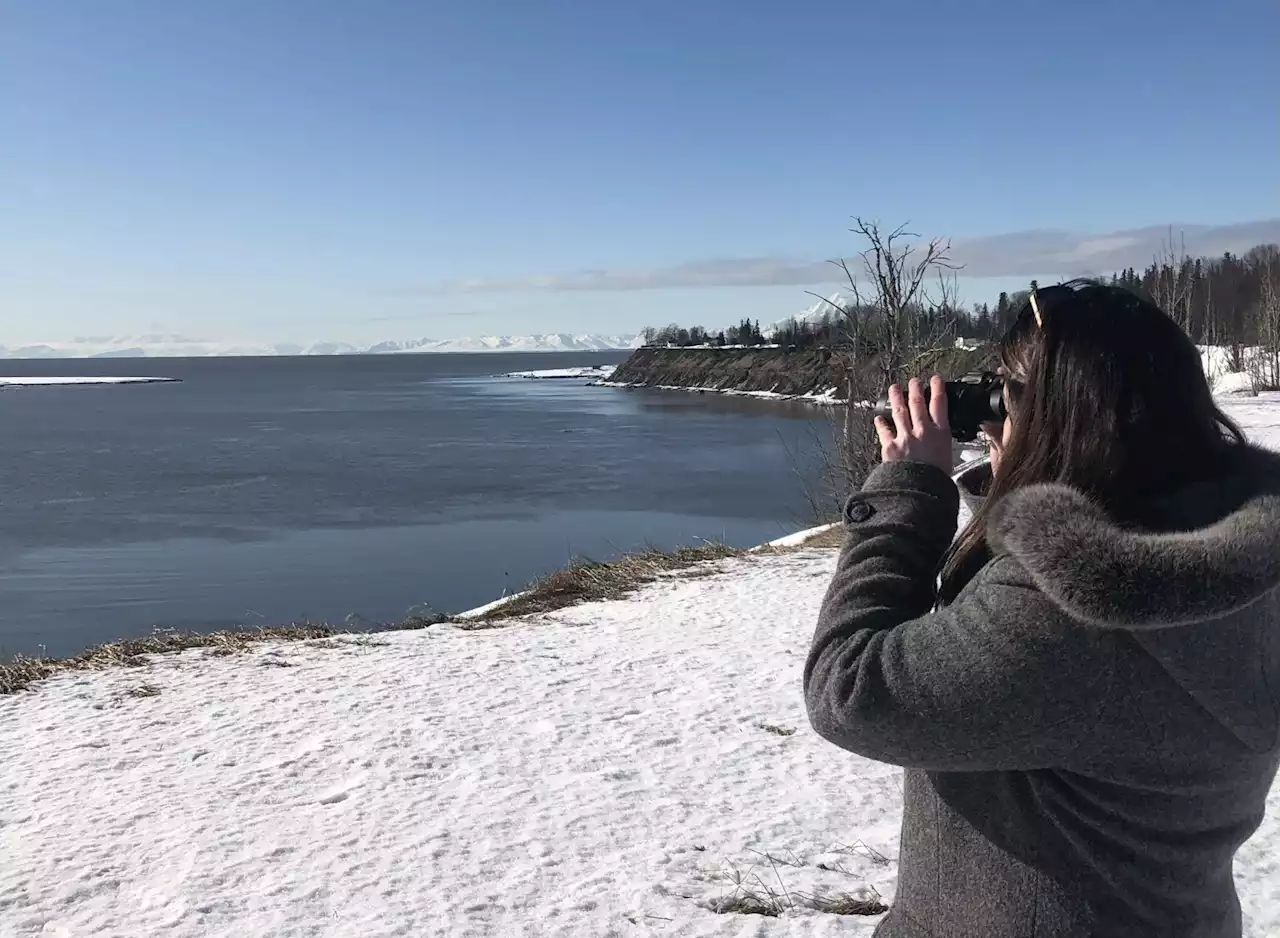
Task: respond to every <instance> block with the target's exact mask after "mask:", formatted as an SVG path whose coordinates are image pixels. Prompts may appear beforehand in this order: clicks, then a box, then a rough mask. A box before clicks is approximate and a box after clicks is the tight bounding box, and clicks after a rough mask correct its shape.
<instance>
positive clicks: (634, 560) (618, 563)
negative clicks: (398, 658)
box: [456, 543, 744, 629]
mask: <svg viewBox="0 0 1280 938" xmlns="http://www.w3.org/2000/svg"><path fill="white" fill-rule="evenodd" d="M743 553H744V551H741V550H739V549H738V548H736V547H727V546H726V545H724V544H711V543H708V544H702V545H700V546H698V547H681V548H679V549H678V550H674V551H669V552H668V551H660V550H652V549H649V550H643V551H640V552H639V553H635V554H629V555H627V556H625V557H622V558H620V559H618V560H615V561H613V562H612V563H599V562H597V561H594V560H590V559H585V558H584V559H579V560H575V561H574V562H573V563H571V564H570V565H569V566H568V567H566V568H565V569H563V570H557V571H556V572H555V573H549V574H547V575H546V576H545V577H542V578H541V579H539V580H535V581H534V582H533V583H532V584H530V586H529V588H528V589H527V590H525V591H524V592H523V593H521V594H520V595H519V596H517V597H516V598H515V599H513V600H512V601H511V602H509V603H504V604H503V605H501V606H498V607H497V608H495V609H493V610H491V611H489V612H487V613H484V614H483V615H480V616H476V617H475V618H473V619H465V620H461V621H459V622H458V623H456V624H457V627H458V628H462V629H482V628H488V627H491V626H492V625H493V624H494V623H496V622H501V621H502V620H504V619H514V618H518V617H520V616H528V615H534V614H536V613H540V612H553V611H555V610H556V609H564V608H566V607H567V606H575V605H577V604H578V603H588V602H599V601H602V600H608V599H624V598H625V597H627V596H629V595H630V594H631V593H633V592H635V591H636V590H637V589H639V588H640V587H642V586H644V585H646V584H648V583H652V582H654V581H655V580H658V579H661V578H662V577H664V576H668V575H670V574H673V573H682V574H684V575H686V576H690V575H693V574H694V573H695V571H696V568H697V567H699V566H701V565H703V564H706V563H709V562H711V561H716V560H725V559H728V558H730V557H738V556H741V555H742V554H743ZM706 572H708V573H711V572H713V571H712V570H711V569H709V568H708V569H707V571H706Z"/></svg>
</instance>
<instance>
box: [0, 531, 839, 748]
mask: <svg viewBox="0 0 1280 938" xmlns="http://www.w3.org/2000/svg"><path fill="white" fill-rule="evenodd" d="M822 540H823V539H822V538H819V539H817V540H814V541H810V542H808V543H806V544H805V545H804V547H805V548H809V547H814V546H819V547H821V546H827V545H826V544H825V543H821V541H822ZM782 550H786V549H779V552H781V551H782ZM745 555H747V552H746V551H743V550H740V549H738V548H735V547H728V546H726V545H724V544H715V543H706V544H702V545H700V546H697V547H681V548H679V549H677V550H674V551H660V550H656V549H648V550H643V551H640V552H639V553H635V554H630V555H628V556H625V557H622V558H621V559H619V560H616V561H614V562H612V563H598V562H596V561H593V560H587V559H583V560H578V561H575V562H574V563H572V564H570V565H569V566H568V567H567V568H565V569H564V570H559V571H556V572H555V573H551V574H548V575H547V576H545V577H543V578H542V579H539V580H536V581H534V583H532V584H531V585H530V586H529V588H528V589H527V590H525V591H524V592H523V593H522V594H521V595H520V596H519V597H518V598H516V599H514V600H513V601H511V602H509V603H506V604H504V605H502V606H499V607H497V608H495V609H493V610H491V611H489V612H487V613H485V614H484V615H481V616H477V617H475V618H471V619H465V620H464V619H455V618H452V617H450V616H446V615H441V614H438V613H428V614H424V615H417V616H413V617H410V618H408V619H405V620H404V621H402V622H399V623H396V624H394V625H391V626H389V627H387V628H385V629H380V630H379V631H401V630H406V629H424V628H428V627H430V626H433V625H438V624H441V623H451V624H453V625H455V626H456V627H458V628H461V629H485V628H493V627H494V626H495V625H500V624H502V623H504V622H505V621H507V620H512V619H516V618H519V617H521V616H528V615H533V614H535V613H541V612H551V611H553V610H556V609H563V608H565V607H567V606H573V605H577V604H578V603H585V602H595V601H599V600H608V599H623V598H625V597H627V596H629V595H631V594H632V593H633V592H635V591H636V590H637V589H639V588H640V587H642V586H645V585H646V584H649V583H653V582H655V581H656V580H659V579H662V578H664V577H668V576H673V575H679V576H686V577H688V576H699V575H706V574H711V573H714V572H715V568H714V567H713V566H711V564H712V563H713V562H714V561H717V560H726V559H728V558H732V557H741V556H745ZM338 636H344V639H343V641H341V642H337V641H328V642H324V643H322V644H320V643H317V646H316V647H322V648H324V647H334V648H337V647H342V648H346V647H350V646H352V645H355V646H357V647H377V646H379V645H382V644H385V643H384V642H382V641H379V640H378V639H376V638H372V637H370V636H369V635H367V634H364V633H357V632H354V631H351V630H348V629H343V628H335V627H333V626H329V625H323V624H310V623H303V624H295V625H285V626H267V627H262V628H257V629H228V630H225V631H221V632H210V633H197V632H178V631H158V632H156V633H155V634H153V635H151V636H149V637H147V638H136V639H122V640H120V641H116V642H109V643H107V644H104V645H98V646H97V647H94V648H90V649H87V650H85V651H83V652H81V653H80V654H78V655H75V656H73V657H70V658H45V657H36V658H31V657H27V656H25V655H15V656H14V657H13V658H12V659H10V660H8V661H4V660H0V695H4V694H15V693H17V692H19V691H22V690H26V689H27V688H29V687H30V686H31V685H33V684H35V683H37V682H39V681H42V680H44V679H45V678H48V677H53V676H54V675H57V674H63V673H66V672H69V671H101V670H104V669H106V668H112V667H139V666H142V665H145V664H146V663H147V659H148V658H149V657H150V656H152V655H165V654H174V653H176V652H181V651H186V650H188V649H192V648H200V649H203V650H204V653H205V654H206V655H210V656H223V655H236V654H242V653H244V652H246V651H248V650H249V649H250V648H252V647H253V646H255V645H260V644H262V643H265V642H294V641H313V642H314V641H315V640H317V639H335V638H336V637H338ZM264 665H265V666H268V667H288V666H289V664H288V662H284V661H274V660H273V661H267V662H264ZM762 729H766V730H768V731H769V732H773V733H777V734H778V735H780V736H784V735H789V734H788V733H787V732H786V731H785V729H784V728H782V727H762ZM793 732H794V731H793Z"/></svg>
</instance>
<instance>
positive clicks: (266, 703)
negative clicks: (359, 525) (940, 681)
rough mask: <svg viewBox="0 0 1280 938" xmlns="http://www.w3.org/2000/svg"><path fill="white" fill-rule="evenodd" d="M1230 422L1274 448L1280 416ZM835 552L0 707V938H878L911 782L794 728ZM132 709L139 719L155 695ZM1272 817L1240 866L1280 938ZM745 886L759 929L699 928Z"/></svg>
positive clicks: (717, 921) (177, 667)
mask: <svg viewBox="0 0 1280 938" xmlns="http://www.w3.org/2000/svg"><path fill="white" fill-rule="evenodd" d="M1224 406H1226V407H1227V409H1228V410H1229V411H1230V412H1231V414H1232V416H1234V417H1235V418H1236V419H1238V420H1239V421H1240V422H1241V423H1242V424H1243V425H1244V426H1245V427H1246V429H1248V430H1249V431H1250V432H1251V434H1252V435H1253V436H1254V438H1255V439H1256V440H1257V441H1258V442H1261V443H1264V444H1267V445H1272V446H1277V447H1280V395H1262V396H1260V397H1257V398H1250V399H1248V400H1227V401H1225V402H1224ZM834 564H835V553H834V551H831V550H820V549H811V548H810V549H806V548H803V547H802V548H800V549H798V550H795V551H791V552H785V553H770V552H761V553H754V554H750V555H748V556H747V557H745V558H739V559H736V560H732V561H725V562H721V563H719V564H717V565H714V566H713V568H712V569H711V570H710V575H707V576H702V577H679V576H674V577H667V578H664V579H663V580H661V581H660V582H658V583H656V584H653V585H651V586H648V587H646V588H644V589H643V590H642V591H640V592H639V593H638V594H636V595H635V596H633V597H632V598H630V599H628V600H623V601H616V602H604V603H594V604H590V605H582V606H577V607H573V608H569V609H564V610H561V611H558V612H555V613H550V614H543V615H537V616H533V617H530V618H528V619H526V620H522V621H520V622H517V623H515V624H511V625H508V626H505V627H501V628H496V629H489V630H484V631H475V632H468V631H464V630H462V629H459V628H456V627H452V626H438V627H433V628H430V629H425V630H419V631H406V632H395V633H384V634H377V635H372V636H348V637H343V638H340V639H332V640H325V641H319V642H305V643H292V644H289V643H286V644H280V645H274V646H263V647H260V648H258V649H256V650H255V651H253V652H251V653H249V654H248V655H246V656H230V657H213V656H210V655H208V654H206V653H205V652H203V651H201V650H195V651H191V652H187V653H184V654H182V655H177V656H166V657H158V658H155V659H153V660H152V661H151V662H150V663H149V664H147V665H146V666H144V667H142V668H115V669H110V670H106V671H102V672H93V673H89V672H80V673H76V672H72V673H68V674H64V675H62V676H59V677H56V678H54V679H51V680H49V681H46V682H44V683H43V684H41V685H39V686H38V687H37V688H36V689H34V690H32V691H31V692H28V693H23V694H19V695H15V696H11V697H5V698H0V752H4V753H5V772H4V785H3V786H0V856H3V858H4V860H3V863H4V875H3V876H0V936H4V938H9V936H15V938H16V936H28V935H45V936H48V935H59V936H89V935H93V936H101V938H109V936H130V938H135V936H136V938H145V936H161V935H164V936H173V938H185V936H203V938H209V936H227V938H231V936H244V935H272V936H281V938H290V936H297V938H301V936H307V938H317V936H335V938H336V936H347V935H362V936H364V935H367V936H398V935H403V936H445V935H448V936H482V935H484V936H489V935H496V936H513V938H515V936H619V938H621V936H630V935H651V936H668V935H669V936H681V938H702V936H730V935H735V936H736V935H748V934H749V935H757V936H766V938H774V936H801V935H804V936H815V935H816V936H835V935H842V936H848V935H869V934H870V932H871V930H872V928H873V927H874V924H875V922H876V920H877V919H876V918H875V917H842V916H837V915H834V914H831V913H827V912H822V911H819V910H817V909H816V908H813V907H812V906H813V904H812V903H811V902H810V900H809V899H808V898H806V897H808V896H810V895H812V894H819V893H824V894H830V893H839V892H848V893H853V894H859V892H860V890H863V889H865V888H874V889H875V890H877V891H878V892H879V893H880V894H881V895H882V896H883V897H884V899H885V901H886V902H889V901H892V897H893V894H894V887H895V880H896V874H897V866H896V857H897V852H898V828H899V824H900V821H901V799H902V794H901V771H900V770H899V769H897V768H894V767H892V766H887V765H882V764H879V763H875V762H872V761H869V760H866V759H862V758H859V757H857V756H853V755H851V754H849V753H846V752H843V751H841V750H839V749H837V748H836V747H834V746H831V745H830V744H828V743H826V742H824V741H822V740H820V739H819V738H818V737H817V736H816V735H815V734H814V733H813V732H812V731H811V730H810V728H809V726H808V722H807V719H806V717H805V712H804V704H803V700H802V698H801V693H800V687H801V681H800V678H801V670H802V666H803V661H804V657H805V653H806V651H807V648H808V643H809V640H810V637H811V635H812V629H813V623H814V620H815V617H816V615H817V610H818V607H819V604H820V602H821V598H822V594H823V591H824V590H825V589H826V586H827V582H828V578H829V577H830V574H831V572H832V569H833V567H834ZM144 687H145V688H148V690H146V691H145V695H139V691H140V689H142V688H144ZM1278 852H1280V793H1278V792H1275V791H1273V793H1272V795H1271V797H1270V799H1269V802H1268V811H1267V816H1266V818H1265V820H1264V821H1263V824H1262V827H1261V828H1260V829H1259V830H1258V832H1257V834H1256V835H1255V836H1254V837H1253V838H1252V839H1251V840H1250V841H1249V843H1247V844H1246V845H1245V846H1244V848H1243V849H1242V850H1241V851H1240V853H1239V856H1238V858H1237V862H1236V867H1235V870H1236V873H1235V875H1236V880H1237V884H1238V887H1239V890H1240V897H1241V902H1242V905H1243V909H1244V918H1245V929H1244V934H1245V935H1247V936H1252V938H1261V936H1264V935H1273V934H1277V933H1278V932H1280V877H1276V876H1275V875H1274V872H1275V861H1274V857H1275V856H1276V855H1277V853H1278ZM735 881H741V882H745V883H746V884H747V885H748V886H749V887H750V888H751V889H752V891H754V892H756V893H765V892H766V891H771V892H773V893H776V894H778V896H779V898H780V900H781V901H782V903H783V905H784V906H786V909H785V911H783V913H782V914H781V915H780V916H779V917H777V918H762V917H758V916H743V915H738V914H717V913H716V912H714V911H712V907H713V906H714V905H715V903H716V902H717V901H718V900H722V899H725V898H728V897H731V896H733V895H734V894H735V891H736V890H737V888H738V887H737V886H735Z"/></svg>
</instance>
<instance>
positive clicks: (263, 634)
mask: <svg viewBox="0 0 1280 938" xmlns="http://www.w3.org/2000/svg"><path fill="white" fill-rule="evenodd" d="M334 634H337V630H336V629H332V628H330V627H329V626H327V625H286V626H278V627H272V628H261V629H252V630H249V629H244V630H239V629H235V630H227V631H223V632H210V633H207V634H201V633H197V632H157V633H156V634H154V635H151V636H149V637H147V638H129V639H123V640H121V641H118V642H109V643H108V644H105V645H98V646H97V647H96V648H90V649H87V650H86V651H82V652H81V653H80V654H78V655H76V656H74V657H72V658H28V657H26V656H25V655H17V656H15V657H14V658H13V659H12V660H11V661H5V662H0V694H15V693H17V692H18V691H21V690H25V689H26V688H28V687H30V686H31V685H32V684H34V683H36V682H37V681H43V680H44V679H45V678H48V677H53V676H54V675H55V674H63V673H65V672H68V671H101V670H104V669H106V668H114V667H140V666H141V665H144V664H146V663H147V659H148V657H150V656H151V655H167V654H174V653H176V652H180V651H186V650H188V649H190V648H204V649H206V650H207V653H208V654H211V655H235V654H241V653H243V652H245V651H248V650H249V649H250V648H251V647H253V646H254V645H260V644H262V643H263V642H288V641H299V640H305V639H313V638H327V637H328V636H330V635H334ZM143 686H144V687H145V686H149V685H143ZM130 694H131V696H154V694H137V693H134V692H132V691H131V692H130Z"/></svg>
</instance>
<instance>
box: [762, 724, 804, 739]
mask: <svg viewBox="0 0 1280 938" xmlns="http://www.w3.org/2000/svg"><path fill="white" fill-rule="evenodd" d="M756 729H758V730H764V731H765V732H766V733H772V734H773V735H774V736H794V735H796V731H795V728H794V727H790V726H777V725H775V724H773V723H757V724H756Z"/></svg>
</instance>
